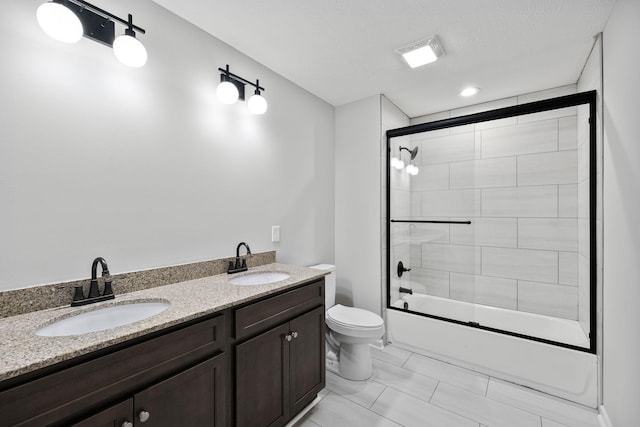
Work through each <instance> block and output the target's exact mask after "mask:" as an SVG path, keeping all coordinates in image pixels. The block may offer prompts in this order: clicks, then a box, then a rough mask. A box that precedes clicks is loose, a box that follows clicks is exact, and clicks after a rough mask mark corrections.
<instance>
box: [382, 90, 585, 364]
mask: <svg viewBox="0 0 640 427" xmlns="http://www.w3.org/2000/svg"><path fill="white" fill-rule="evenodd" d="M596 94H597V92H596V91H595V90H592V91H587V92H579V93H575V94H571V95H565V96H560V97H557V98H550V99H545V100H542V101H535V102H530V103H526V104H521V105H514V106H512V107H504V108H498V109H495V110H489V111H483V112H480V113H474V114H469V115H465V116H459V117H452V118H448V119H443V120H437V121H433V122H428V123H420V124H417V125H411V126H406V127H402V128H396V129H390V130H388V131H387V132H386V137H387V138H386V145H387V147H386V186H387V194H386V203H387V206H386V215H387V221H386V223H387V227H386V249H387V256H386V264H387V271H386V276H387V277H386V281H387V285H386V290H387V304H386V309H387V310H397V311H402V312H406V313H411V314H414V315H418V316H424V317H430V318H432V319H437V320H443V321H445V322H450V323H456V324H459V325H463V326H467V327H472V328H476V329H482V330H486V331H491V332H497V333H501V334H506V335H510V336H514V337H518V338H524V339H528V340H532V341H537V342H542V343H546V344H551V345H555V346H559V347H564V348H570V349H573V350H578V351H583V352H587V353H593V354H596V349H597V347H596V346H597V319H596V315H597V313H596V309H597V305H596V300H597V245H596V214H597V212H596V209H597V203H596V197H597V176H596V175H597V152H596V150H597V129H596V112H597V111H596V99H597V96H596ZM585 104H587V105H589V276H590V277H589V329H590V330H589V348H586V347H580V346H576V345H572V344H566V343H563V342H559V341H553V340H548V339H545V338H540V337H536V336H531V335H525V334H519V333H516V332H511V331H507V330H504V329H497V328H492V327H488V326H483V325H480V324H478V323H477V322H471V321H467V322H465V321H461V320H456V319H451V318H447V317H442V316H435V315H432V314H427V313H420V312H416V311H412V310H404V309H400V308H397V307H393V306H392V305H391V274H392V270H393V268H392V266H391V224H392V223H393V222H394V221H393V220H392V218H391V139H392V138H396V137H400V136H407V135H413V134H416V133H423V132H429V131H434V130H438V129H446V128H452V127H457V126H463V125H469V124H474V123H480V122H485V121H490V120H498V119H505V118H509V117H516V116H521V115H525V114H533V113H541V112H544V111H550V110H557V109H560V108H566V107H574V106H580V105H585Z"/></svg>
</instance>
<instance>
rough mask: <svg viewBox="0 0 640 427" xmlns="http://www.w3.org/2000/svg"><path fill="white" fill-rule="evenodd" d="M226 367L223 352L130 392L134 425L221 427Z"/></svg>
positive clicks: (143, 426) (222, 422) (152, 426)
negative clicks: (155, 382)
mask: <svg viewBox="0 0 640 427" xmlns="http://www.w3.org/2000/svg"><path fill="white" fill-rule="evenodd" d="M226 369H227V363H226V354H225V353H223V354H221V355H218V356H216V357H213V358H211V359H209V360H207V361H205V362H202V363H200V364H198V365H196V366H194V367H192V368H190V369H187V370H186V371H183V372H181V373H179V374H177V375H174V376H172V377H170V378H168V379H166V380H164V381H162V382H160V383H158V384H156V385H154V386H151V387H149V388H147V389H145V390H143V391H141V392H140V393H138V394H136V395H134V398H133V399H134V407H135V411H134V425H135V426H140V427H147V426H148V427H156V426H160V427H162V426H167V427H175V426H189V427H200V426H203V427H204V426H207V427H211V426H216V427H218V426H219V427H222V426H224V425H225V422H226V412H225V411H226V408H225V393H226V387H225V384H226V381H225V377H224V375H225V371H226Z"/></svg>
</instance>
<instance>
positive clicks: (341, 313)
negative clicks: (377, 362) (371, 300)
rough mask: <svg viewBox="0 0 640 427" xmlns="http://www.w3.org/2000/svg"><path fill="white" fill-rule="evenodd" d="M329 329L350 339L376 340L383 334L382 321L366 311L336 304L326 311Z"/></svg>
mask: <svg viewBox="0 0 640 427" xmlns="http://www.w3.org/2000/svg"><path fill="white" fill-rule="evenodd" d="M326 323H327V326H328V327H329V329H331V330H332V331H335V332H337V333H339V334H343V335H345V336H350V337H358V338H366V337H371V338H374V339H378V338H380V337H381V336H382V334H383V333H384V321H383V320H382V318H381V317H380V316H378V315H377V314H375V313H372V312H370V311H367V310H363V309H361V308H355V307H345V306H344V305H341V304H337V305H334V306H333V307H331V308H330V309H328V310H327V316H326Z"/></svg>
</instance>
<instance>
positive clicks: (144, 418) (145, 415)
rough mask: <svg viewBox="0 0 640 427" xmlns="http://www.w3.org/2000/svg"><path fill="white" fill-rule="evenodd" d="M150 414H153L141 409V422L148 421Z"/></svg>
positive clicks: (139, 416) (139, 415)
mask: <svg viewBox="0 0 640 427" xmlns="http://www.w3.org/2000/svg"><path fill="white" fill-rule="evenodd" d="M150 416H151V414H150V413H148V412H147V411H140V413H139V414H138V418H139V419H140V422H141V423H145V422H147V420H148V419H149V417H150Z"/></svg>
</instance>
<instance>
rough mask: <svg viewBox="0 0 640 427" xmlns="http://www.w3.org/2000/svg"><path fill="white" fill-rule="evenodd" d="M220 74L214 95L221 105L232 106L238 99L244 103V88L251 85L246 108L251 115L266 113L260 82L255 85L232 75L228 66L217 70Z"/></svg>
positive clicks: (265, 101)
mask: <svg viewBox="0 0 640 427" xmlns="http://www.w3.org/2000/svg"><path fill="white" fill-rule="evenodd" d="M218 71H220V72H221V74H220V84H219V85H218V88H217V89H216V95H217V96H218V99H219V100H220V102H222V103H223V104H234V103H235V102H236V101H237V100H238V99H240V100H241V101H244V99H245V96H244V87H245V86H246V85H251V86H253V87H254V88H255V91H254V92H253V95H251V97H250V98H249V101H247V107H248V108H249V112H250V113H252V114H264V113H266V112H267V107H268V105H267V100H266V99H264V97H263V96H262V95H261V91H264V90H265V88H263V87H262V86H260V80H256V82H255V83H253V82H251V81H249V80H247V79H245V78H242V77H240V76H238V75H237V74H233V73H232V72H230V71H229V64H227V67H226V68H218Z"/></svg>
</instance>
